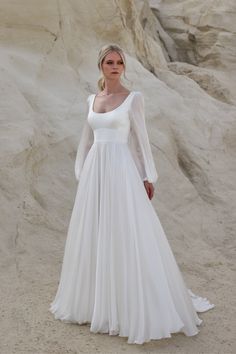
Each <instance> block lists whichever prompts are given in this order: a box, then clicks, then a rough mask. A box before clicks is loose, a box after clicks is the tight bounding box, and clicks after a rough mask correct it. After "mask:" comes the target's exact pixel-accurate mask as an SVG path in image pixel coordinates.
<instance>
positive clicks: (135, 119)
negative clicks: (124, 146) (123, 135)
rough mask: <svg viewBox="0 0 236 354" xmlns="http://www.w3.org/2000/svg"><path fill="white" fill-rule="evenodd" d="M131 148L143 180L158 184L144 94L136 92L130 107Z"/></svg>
mask: <svg viewBox="0 0 236 354" xmlns="http://www.w3.org/2000/svg"><path fill="white" fill-rule="evenodd" d="M130 122H131V127H130V135H129V147H130V150H131V153H132V156H133V159H134V161H135V164H136V166H137V169H138V171H139V174H140V176H141V178H142V180H143V181H144V180H148V181H149V182H151V183H156V182H157V179H158V174H157V170H156V167H155V163H154V159H153V155H152V150H151V146H150V142H149V137H148V133H147V127H146V121H145V106H144V97H143V94H142V93H141V92H139V91H137V92H136V94H135V96H134V97H133V99H132V102H131V107H130Z"/></svg>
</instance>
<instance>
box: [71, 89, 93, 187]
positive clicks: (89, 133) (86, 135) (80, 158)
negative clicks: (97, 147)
mask: <svg viewBox="0 0 236 354" xmlns="http://www.w3.org/2000/svg"><path fill="white" fill-rule="evenodd" d="M90 97H91V95H90V96H89V97H88V98H87V103H88V106H89V104H90ZM87 113H88V109H87ZM93 140H94V134H93V130H92V128H91V126H90V125H89V123H88V119H87V115H86V120H85V122H84V125H83V128H82V132H81V136H80V141H79V144H78V148H77V154H76V159H75V177H76V180H77V181H79V178H80V174H81V171H82V168H83V165H84V161H85V159H86V157H87V154H88V152H89V149H90V148H91V146H92V144H93Z"/></svg>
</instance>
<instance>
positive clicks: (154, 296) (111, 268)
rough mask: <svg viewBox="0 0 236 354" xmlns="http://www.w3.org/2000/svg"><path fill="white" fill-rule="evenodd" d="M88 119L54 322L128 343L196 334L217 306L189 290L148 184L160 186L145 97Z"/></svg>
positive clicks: (133, 98) (128, 99) (130, 99)
mask: <svg viewBox="0 0 236 354" xmlns="http://www.w3.org/2000/svg"><path fill="white" fill-rule="evenodd" d="M95 97H96V95H95V94H92V95H90V96H89V97H88V116H87V119H86V121H85V123H84V127H83V131H82V134H81V139H80V143H79V146H78V151H77V156H76V161H75V175H76V179H77V180H78V181H79V183H78V187H77V192H76V197H75V203H74V207H73V211H72V215H71V220H70V224H69V229H68V235H67V239H66V245H65V251H64V258H63V263H62V269H61V277H60V282H59V286H58V290H57V293H56V296H55V299H54V301H53V302H52V303H51V306H50V309H49V310H50V311H51V312H52V313H53V314H54V317H55V318H56V319H60V320H63V321H66V322H72V323H78V324H82V323H90V331H91V332H94V333H96V332H100V333H109V334H110V335H119V336H124V337H128V339H127V342H128V343H137V344H142V343H144V342H148V341H150V340H151V339H160V338H165V337H171V333H176V332H183V333H184V334H185V335H187V336H194V335H196V334H197V333H198V332H199V329H198V327H197V326H199V325H200V324H201V322H202V320H201V319H200V318H199V317H198V315H197V312H203V311H207V310H209V309H210V308H213V307H214V305H213V304H210V303H209V302H208V300H207V299H205V298H202V297H200V296H196V295H194V294H193V293H192V292H191V291H190V289H188V288H187V287H186V285H185V282H184V280H183V278H182V275H181V272H180V270H179V268H178V265H177V263H176V261H175V258H174V255H173V253H172V250H171V248H170V245H169V243H168V241H167V238H166V235H165V233H164V230H163V228H162V226H161V223H160V221H159V218H158V216H157V214H156V212H155V209H154V207H153V205H152V203H151V201H150V199H149V198H148V196H147V193H146V190H145V187H144V183H143V181H144V180H148V181H149V182H152V183H156V181H157V179H158V174H157V171H156V168H155V164H154V160H153V156H152V152H151V147H150V143H149V138H148V134H147V130H146V123H145V115H144V98H143V95H142V93H141V92H139V91H131V92H130V93H129V95H128V96H127V97H126V99H125V100H124V101H123V103H122V104H121V105H120V106H118V107H117V108H115V109H113V110H112V111H110V112H106V113H96V112H94V110H93V102H94V99H95Z"/></svg>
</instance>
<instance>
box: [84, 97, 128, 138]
mask: <svg viewBox="0 0 236 354" xmlns="http://www.w3.org/2000/svg"><path fill="white" fill-rule="evenodd" d="M134 94H135V91H131V92H130V93H129V95H128V96H127V97H126V98H125V100H124V101H123V102H122V103H121V104H120V105H119V106H118V107H116V108H115V109H113V110H111V111H109V112H105V113H98V112H94V110H93V105H94V100H95V97H96V95H95V94H92V95H90V97H89V112H88V122H89V125H90V126H91V128H92V129H93V133H94V142H96V141H115V142H123V143H127V142H128V136H129V132H130V119H129V118H130V117H129V112H130V103H131V100H132V97H133V96H134Z"/></svg>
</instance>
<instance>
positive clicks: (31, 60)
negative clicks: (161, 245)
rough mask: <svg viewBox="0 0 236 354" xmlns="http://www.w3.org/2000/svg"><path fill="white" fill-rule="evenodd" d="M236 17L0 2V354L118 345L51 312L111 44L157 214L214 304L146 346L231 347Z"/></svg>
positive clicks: (177, 6) (215, 5)
mask: <svg viewBox="0 0 236 354" xmlns="http://www.w3.org/2000/svg"><path fill="white" fill-rule="evenodd" d="M234 15H235V4H234V2H233V1H230V0H229V1H228V2H224V3H223V2H221V1H211V0H206V1H203V0H201V1H195V0H192V1H183V0H180V1H177V0H165V1H161V0H159V1H158V0H157V1H154V0H153V1H149V2H148V1H141V0H134V1H131V0H114V1H109V0H96V1H80V0H79V1H78V0H68V1H65V0H51V1H46V0H42V1H40V2H36V1H29V0H21V1H19V2H16V1H8V2H7V1H3V2H1V4H0V21H1V32H0V50H1V55H0V73H1V81H0V88H1V103H0V109H1V130H0V136H1V140H0V141H1V143H0V144H1V145H0V146H1V154H0V163H1V168H0V189H1V194H0V198H1V199H0V201H1V217H0V220H1V269H2V272H1V293H0V294H1V302H2V309H3V310H2V316H3V319H4V321H3V324H2V331H1V338H0V339H1V340H0V342H1V344H0V348H1V350H0V351H1V352H2V353H4V354H13V353H34V354H36V353H44V354H46V353H50V354H52V353H79V352H86V351H87V352H95V351H96V352H98V353H99V352H101V353H104V352H109V351H110V350H111V347H112V346H113V350H114V346H115V348H116V351H117V352H121V351H122V350H123V349H122V348H123V345H124V343H123V342H122V341H121V339H120V338H111V337H109V338H108V336H96V335H92V334H90V333H89V329H88V328H87V327H81V328H78V327H77V326H74V327H73V326H64V325H62V324H59V323H58V322H55V321H54V320H53V319H52V316H51V314H50V313H49V312H48V306H49V303H50V301H52V298H53V296H54V294H55V290H56V288H57V281H58V277H59V273H60V265H61V262H62V256H63V251H64V243H65V239H66V232H67V227H68V223H69V219H70V214H71V210H72V207H73V201H74V197H75V193H76V180H75V176H74V161H75V156H76V149H77V146H78V142H79V136H80V133H81V128H82V125H83V122H84V120H85V119H86V110H87V107H86V98H87V96H88V94H90V93H93V92H96V91H97V80H98V78H99V71H98V69H97V54H98V50H99V48H100V47H101V45H103V44H105V43H108V42H115V43H118V44H120V45H121V46H122V47H123V48H124V51H125V53H126V57H127V78H128V80H124V84H125V85H126V86H127V87H129V88H130V89H134V90H140V91H142V92H143V93H144V96H145V108H146V119H147V127H148V131H149V136H150V141H151V145H152V150H153V155H154V158H155V162H156V166H157V170H158V172H159V181H158V184H157V185H156V186H155V198H154V200H153V204H154V206H155V209H156V211H157V213H158V215H159V217H160V220H161V223H162V225H163V227H164V229H165V230H166V234H167V237H168V239H169V241H170V243H171V246H172V248H173V251H174V253H175V255H176V259H177V261H178V263H179V265H180V268H181V269H182V271H183V273H184V276H185V279H186V281H187V282H188V285H189V287H190V288H191V289H192V290H193V291H194V292H195V293H198V294H200V295H202V296H207V297H208V298H209V299H210V300H211V301H212V302H213V303H215V304H216V308H217V310H215V311H212V312H209V313H208V314H205V315H204V316H202V318H203V319H204V322H205V324H204V327H203V328H202V334H201V336H198V337H195V338H194V339H190V338H189V339H188V340H187V339H186V338H184V337H183V336H181V335H178V336H173V338H171V339H170V340H166V341H165V344H167V346H166V347H165V346H163V344H162V346H161V347H159V346H158V345H159V344H156V343H155V344H154V343H151V344H148V346H150V347H149V349H150V351H151V350H152V349H151V347H153V346H156V347H155V348H156V349H155V350H156V351H155V352H157V353H159V352H160V353H178V350H179V349H178V348H179V347H180V346H181V350H182V351H181V353H190V352H191V353H197V352H199V351H201V352H204V353H211V354H213V353H218V352H219V350H221V352H222V353H223V352H224V353H227V354H228V353H233V352H234V350H233V339H234V335H233V330H232V329H233V325H235V322H234V323H233V321H235V319H234V318H233V315H232V313H231V312H232V310H231V309H232V308H233V306H234V305H235V303H234V301H233V297H232V291H233V288H232V284H233V271H234V267H235V266H234V263H233V260H234V253H233V252H234V247H235V244H234V243H235V220H236V218H235V210H236V185H235V180H236V164H235V155H236V119H235V118H236V107H235V102H236V90H235V80H234V79H233V74H234V73H235V55H236V50H235V21H234V18H233V16H234ZM234 286H235V285H234ZM226 300H227V307H226ZM219 318H220V322H219ZM16 338H17V339H16ZM163 343H164V342H163ZM128 349H129V350H130V353H132V352H133V351H134V352H135V348H133V347H132V348H128Z"/></svg>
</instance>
